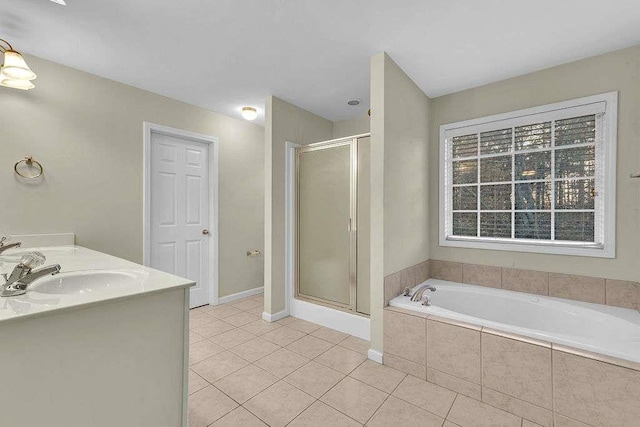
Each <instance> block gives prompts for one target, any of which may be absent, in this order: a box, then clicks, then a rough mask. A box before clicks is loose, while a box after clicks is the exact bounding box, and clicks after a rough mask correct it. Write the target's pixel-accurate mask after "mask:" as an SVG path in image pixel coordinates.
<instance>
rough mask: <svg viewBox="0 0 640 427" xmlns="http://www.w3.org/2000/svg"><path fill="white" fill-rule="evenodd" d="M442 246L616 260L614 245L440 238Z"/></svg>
mask: <svg viewBox="0 0 640 427" xmlns="http://www.w3.org/2000/svg"><path fill="white" fill-rule="evenodd" d="M440 246H446V247H456V248H468V249H486V250H494V251H509V252H529V253H539V254H553V255H570V256H585V257H594V258H615V256H616V254H615V247H614V246H613V245H599V244H584V243H575V244H572V243H568V242H567V243H565V242H563V243H546V242H545V243H542V242H534V241H527V242H513V241H507V240H503V239H495V241H488V240H486V239H477V238H464V237H442V236H441V237H440Z"/></svg>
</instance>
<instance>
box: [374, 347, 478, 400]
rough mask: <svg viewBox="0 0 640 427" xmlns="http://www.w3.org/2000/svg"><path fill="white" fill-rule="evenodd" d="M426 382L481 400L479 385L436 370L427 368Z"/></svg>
mask: <svg viewBox="0 0 640 427" xmlns="http://www.w3.org/2000/svg"><path fill="white" fill-rule="evenodd" d="M386 359H387V357H386V356H385V361H386ZM427 381H429V382H430V383H434V384H438V385H439V386H441V387H444V388H446V389H449V390H453V391H455V392H456V393H460V394H463V395H465V396H468V397H470V398H472V399H475V400H481V398H482V386H480V384H476V383H472V382H471V381H467V380H463V379H462V378H457V377H454V376H453V375H449V374H445V373H444V372H440V371H438V370H437V369H431V368H427Z"/></svg>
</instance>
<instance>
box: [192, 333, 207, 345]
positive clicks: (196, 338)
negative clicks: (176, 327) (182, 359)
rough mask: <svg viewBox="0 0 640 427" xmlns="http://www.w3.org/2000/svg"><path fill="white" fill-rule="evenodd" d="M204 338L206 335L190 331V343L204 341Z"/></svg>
mask: <svg viewBox="0 0 640 427" xmlns="http://www.w3.org/2000/svg"><path fill="white" fill-rule="evenodd" d="M203 339H204V337H203V336H202V335H198V334H196V333H195V332H193V331H189V344H195V343H197V342H200V341H202V340H203Z"/></svg>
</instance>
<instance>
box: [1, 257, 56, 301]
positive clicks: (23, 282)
mask: <svg viewBox="0 0 640 427" xmlns="http://www.w3.org/2000/svg"><path fill="white" fill-rule="evenodd" d="M45 259H46V258H45V256H44V255H42V254H41V253H39V252H31V253H29V254H26V255H25V256H23V257H22V259H21V260H20V264H18V265H16V266H15V267H14V269H13V271H12V272H11V274H10V275H9V276H8V277H7V275H6V274H3V275H2V276H3V277H4V281H5V283H4V285H2V286H0V291H1V292H0V297H14V296H17V295H23V294H25V293H26V292H27V286H29V285H30V284H31V283H33V282H34V281H36V280H38V279H40V278H41V277H44V276H48V275H50V274H51V275H55V274H58V273H60V265H59V264H54V265H49V266H47V267H42V268H38V269H36V270H34V269H33V268H34V267H38V266H40V265H42V264H43V263H44V261H45Z"/></svg>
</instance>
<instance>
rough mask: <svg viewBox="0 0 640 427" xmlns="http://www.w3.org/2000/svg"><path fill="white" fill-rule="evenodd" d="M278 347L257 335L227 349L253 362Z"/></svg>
mask: <svg viewBox="0 0 640 427" xmlns="http://www.w3.org/2000/svg"><path fill="white" fill-rule="evenodd" d="M279 349H280V347H279V346H277V345H275V344H273V343H271V342H269V341H266V340H263V339H262V338H260V337H257V338H254V339H251V340H249V341H247V342H245V343H242V344H240V345H238V346H235V347H233V348H232V349H230V350H229V351H231V352H232V353H234V354H237V355H238V356H240V357H242V358H243V359H245V360H247V361H249V362H252V363H253V362H255V361H256V360H258V359H262V358H263V357H265V356H267V355H269V354H271V353H273V352H274V351H276V350H279Z"/></svg>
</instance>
